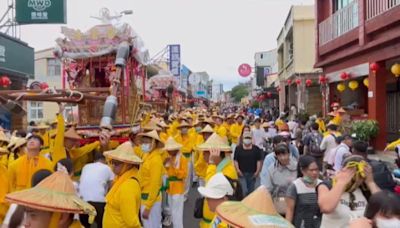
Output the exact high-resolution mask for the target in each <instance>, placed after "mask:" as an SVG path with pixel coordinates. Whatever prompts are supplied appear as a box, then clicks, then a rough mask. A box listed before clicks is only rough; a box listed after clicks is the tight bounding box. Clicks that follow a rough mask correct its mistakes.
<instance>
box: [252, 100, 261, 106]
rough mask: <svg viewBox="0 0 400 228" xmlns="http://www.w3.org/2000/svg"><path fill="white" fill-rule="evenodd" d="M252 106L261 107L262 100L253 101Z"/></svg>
mask: <svg viewBox="0 0 400 228" xmlns="http://www.w3.org/2000/svg"><path fill="white" fill-rule="evenodd" d="M251 107H252V108H259V107H260V102H258V101H253V104H252V106H251Z"/></svg>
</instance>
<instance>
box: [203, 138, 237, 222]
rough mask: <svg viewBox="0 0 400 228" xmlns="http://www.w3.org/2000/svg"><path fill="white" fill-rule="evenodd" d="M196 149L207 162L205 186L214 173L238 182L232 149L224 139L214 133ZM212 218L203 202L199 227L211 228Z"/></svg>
mask: <svg viewBox="0 0 400 228" xmlns="http://www.w3.org/2000/svg"><path fill="white" fill-rule="evenodd" d="M198 149H199V150H200V151H203V155H204V158H205V159H206V160H208V161H207V163H208V165H207V171H206V185H207V182H208V181H209V180H210V178H211V177H212V176H214V175H215V174H216V173H222V174H224V175H225V176H227V177H229V178H231V179H232V180H238V175H237V172H236V169H235V166H234V163H233V161H232V159H231V153H232V149H231V147H230V146H229V145H228V144H227V142H226V140H225V139H224V138H222V137H220V136H219V135H218V134H216V133H214V134H212V135H211V136H210V137H209V138H208V139H207V141H206V142H205V143H203V144H201V145H199V146H198ZM207 158H208V159H207ZM214 217H215V213H213V212H212V211H210V209H209V206H208V204H207V201H205V202H204V205H203V219H202V220H201V221H200V227H201V228H203V227H204V228H206V227H207V228H208V227H211V224H212V221H213V219H214Z"/></svg>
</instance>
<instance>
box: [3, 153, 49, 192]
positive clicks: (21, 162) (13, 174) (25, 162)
mask: <svg viewBox="0 0 400 228" xmlns="http://www.w3.org/2000/svg"><path fill="white" fill-rule="evenodd" d="M40 169H47V170H50V171H53V164H52V162H51V161H50V160H48V159H47V158H45V157H42V156H37V157H35V158H28V156H27V155H23V156H21V157H19V158H18V159H17V160H15V161H14V162H12V163H11V164H10V166H9V167H8V181H9V190H10V192H15V191H20V190H24V189H27V188H30V187H31V179H32V176H33V174H34V173H35V172H36V171H38V170H40Z"/></svg>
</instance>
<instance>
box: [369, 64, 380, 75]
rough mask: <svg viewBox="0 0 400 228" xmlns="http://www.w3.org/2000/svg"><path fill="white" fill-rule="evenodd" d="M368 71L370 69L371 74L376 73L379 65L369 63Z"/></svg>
mask: <svg viewBox="0 0 400 228" xmlns="http://www.w3.org/2000/svg"><path fill="white" fill-rule="evenodd" d="M369 69H371V71H372V72H374V73H376V71H378V70H379V65H378V64H377V63H371V64H370V65H369Z"/></svg>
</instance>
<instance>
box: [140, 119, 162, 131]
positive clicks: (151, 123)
mask: <svg viewBox="0 0 400 228" xmlns="http://www.w3.org/2000/svg"><path fill="white" fill-rule="evenodd" d="M142 129H143V130H146V131H152V130H156V131H161V128H160V127H159V126H157V121H156V120H155V119H151V120H150V121H149V122H148V123H147V124H145V125H144V126H143V127H142Z"/></svg>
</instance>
